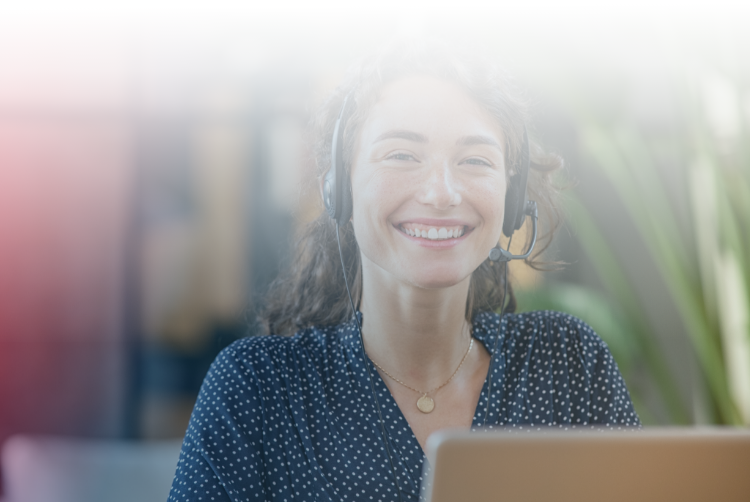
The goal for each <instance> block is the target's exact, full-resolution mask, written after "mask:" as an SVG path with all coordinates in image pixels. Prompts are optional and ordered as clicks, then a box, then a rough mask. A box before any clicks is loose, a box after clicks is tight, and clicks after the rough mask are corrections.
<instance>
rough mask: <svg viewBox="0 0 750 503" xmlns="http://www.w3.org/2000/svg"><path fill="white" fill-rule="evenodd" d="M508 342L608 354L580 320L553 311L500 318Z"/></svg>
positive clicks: (592, 332)
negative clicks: (503, 324) (503, 323)
mask: <svg viewBox="0 0 750 503" xmlns="http://www.w3.org/2000/svg"><path fill="white" fill-rule="evenodd" d="M503 321H505V326H504V329H505V330H504V334H505V336H506V337H507V338H508V340H509V342H515V343H520V344H521V345H527V344H537V345H543V346H546V347H549V348H552V347H557V348H563V347H564V348H566V349H568V350H575V351H576V352H580V353H585V354H587V355H589V354H594V353H596V354H598V353H606V354H609V349H608V347H607V344H606V343H605V342H604V341H603V340H602V339H601V337H599V335H597V333H596V332H594V330H593V329H592V328H591V327H590V326H589V325H588V324H587V323H586V322H584V321H583V320H581V319H579V318H576V317H575V316H571V315H569V314H566V313H561V312H557V311H531V312H525V313H517V314H508V315H505V316H504V319H503Z"/></svg>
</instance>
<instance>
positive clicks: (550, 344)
mask: <svg viewBox="0 0 750 503" xmlns="http://www.w3.org/2000/svg"><path fill="white" fill-rule="evenodd" d="M474 337H475V338H476V339H477V340H479V341H480V342H482V343H483V344H484V345H485V347H486V348H487V350H488V351H490V352H491V351H492V348H493V345H494V342H495V338H496V337H500V338H501V339H500V341H499V342H498V350H497V353H496V354H495V355H494V356H493V358H492V366H491V368H490V374H491V378H492V379H493V384H492V397H491V399H490V410H489V414H488V420H487V424H486V425H484V424H483V421H484V416H485V408H486V407H487V380H485V383H484V387H483V389H482V393H481V395H480V398H479V402H478V404H477V408H476V411H475V415H474V423H473V427H472V428H479V427H489V428H492V427H495V428H497V427H508V426H519V425H524V427H525V426H526V425H528V426H530V427H544V426H572V427H576V426H578V427H582V426H588V427H590V426H591V425H601V426H604V427H610V428H615V427H622V426H639V425H640V422H639V420H638V416H637V415H636V413H635V411H634V410H633V406H632V403H631V401H630V396H629V395H628V391H627V389H626V388H625V384H624V382H623V380H622V377H621V376H620V372H619V370H618V369H617V365H616V364H615V362H614V360H613V359H612V356H611V354H610V352H609V350H608V349H607V346H606V345H605V344H604V342H603V341H602V340H601V339H600V338H599V337H598V336H597V335H596V334H595V333H594V332H593V331H592V330H591V328H590V327H588V326H587V325H586V324H585V323H583V322H582V321H580V320H578V319H576V318H574V317H572V316H569V315H566V314H562V313H555V312H550V311H538V312H533V313H521V314H509V315H505V316H504V317H503V318H502V319H501V318H500V316H498V315H497V314H494V313H482V314H480V315H478V316H477V317H476V318H475V320H474ZM359 344H360V343H359V336H358V334H357V329H356V325H355V324H354V320H353V319H352V321H350V322H348V323H344V324H342V325H339V326H336V327H325V328H310V329H306V330H304V331H301V332H299V333H298V334H296V335H295V336H293V337H288V338H285V337H278V336H263V337H252V338H246V339H241V340H239V341H237V342H235V343H234V344H232V345H231V346H229V347H227V348H226V349H224V350H223V351H222V352H221V354H219V356H218V357H217V358H216V360H215V361H214V363H213V365H212V366H211V369H210V370H209V372H208V375H207V376H206V378H205V381H204V382H203V386H202V388H201V391H200V395H199V396H198V401H197V402H196V404H195V409H194V410H193V415H192V418H191V419H190V425H189V426H188V430H187V433H186V435H185V441H184V443H183V446H182V452H181V454H180V459H179V462H178V464H177V472H176V475H175V479H174V482H173V484H172V491H171V493H170V495H169V501H180V500H190V501H218V500H237V501H240V500H247V501H259V500H273V501H300V500H316V501H319V500H326V501H329V500H337V501H342V500H343V501H388V500H396V499H398V498H399V495H398V492H397V491H396V486H395V484H394V480H393V474H392V472H391V469H390V467H389V465H388V458H387V454H386V450H385V447H384V444H383V438H382V435H381V433H380V424H379V421H378V418H377V414H376V412H375V405H374V401H373V399H372V393H371V391H370V382H369V379H368V377H367V372H366V370H365V367H364V362H363V360H362V353H361V350H360V346H359ZM367 364H368V365H370V370H371V372H372V375H373V379H374V380H375V391H376V393H377V395H378V400H379V401H380V405H381V407H382V412H383V420H384V422H385V426H386V431H387V435H388V442H389V445H390V449H391V453H392V455H393V461H394V464H395V466H396V476H397V477H398V481H399V484H400V486H401V489H402V492H403V496H404V497H405V498H406V499H407V500H417V499H418V497H419V492H420V488H421V485H422V467H423V464H424V453H423V452H422V448H421V447H420V445H419V443H418V442H417V439H416V437H415V436H414V434H413V433H412V431H411V428H410V427H409V424H408V423H407V422H406V419H405V418H404V416H403V414H402V413H401V411H400V410H399V408H398V406H397V405H396V402H395V401H394V400H393V397H392V396H391V394H390V392H389V391H388V388H387V387H386V386H385V383H383V381H382V379H381V378H380V376H379V374H378V373H377V372H376V371H375V367H374V366H373V365H372V362H371V361H369V359H368V362H367Z"/></svg>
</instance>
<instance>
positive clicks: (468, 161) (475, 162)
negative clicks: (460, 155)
mask: <svg viewBox="0 0 750 503" xmlns="http://www.w3.org/2000/svg"><path fill="white" fill-rule="evenodd" d="M461 164H472V165H474V166H487V167H492V164H491V163H490V162H488V161H485V160H484V159H480V158H478V157H470V158H468V159H466V160H465V161H463V162H462V163H461Z"/></svg>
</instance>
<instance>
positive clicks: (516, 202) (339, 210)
mask: <svg viewBox="0 0 750 503" xmlns="http://www.w3.org/2000/svg"><path fill="white" fill-rule="evenodd" d="M351 96H352V93H351V92H350V93H349V94H348V95H347V96H345V97H344V101H343V104H342V105H341V111H340V112H339V115H338V118H337V119H336V124H335V126H334V128H333V138H332V139H331V166H330V168H329V169H328V171H327V172H326V174H325V177H324V178H323V203H324V205H325V208H326V211H327V212H328V215H329V216H330V217H331V218H332V219H333V221H334V223H335V224H336V225H335V226H336V241H337V243H338V248H339V258H340V259H341V268H342V271H343V273H344V283H345V284H346V292H347V294H348V295H349V303H350V304H351V308H352V313H354V320H355V321H356V324H357V330H358V332H359V340H360V347H361V349H362V359H363V361H364V362H365V369H367V375H368V377H369V379H370V389H371V391H372V396H373V398H374V400H375V410H376V411H377V414H378V419H379V421H380V431H381V434H382V436H383V443H384V444H385V449H386V453H387V454H388V461H389V463H390V467H391V473H392V474H393V479H394V482H395V483H396V489H397V490H398V493H399V498H400V499H401V500H403V499H404V498H403V494H402V492H404V491H402V489H401V486H400V485H399V483H398V477H397V476H396V468H395V466H394V464H393V456H392V455H391V450H390V448H389V447H388V435H387V433H386V429H385V422H384V421H383V415H382V412H381V409H380V403H379V401H378V397H377V394H376V393H375V382H374V381H373V378H372V372H371V371H370V366H369V365H368V364H367V355H366V353H365V341H364V338H363V337H362V326H361V325H360V323H359V317H358V316H357V315H356V309H355V307H354V300H353V299H352V294H351V291H350V289H349V281H348V279H347V277H346V267H345V266H344V256H343V253H342V251H341V239H340V237H339V227H343V226H345V225H346V224H347V223H348V222H349V220H350V219H351V217H352V208H353V203H352V192H351V182H350V179H349V172H348V171H347V170H346V167H345V166H344V130H345V129H346V122H345V119H346V118H347V112H348V107H347V105H348V104H349V101H350V100H351ZM529 162H530V155H529V137H528V134H527V133H526V127H525V126H524V129H523V144H522V146H521V153H520V156H519V159H517V161H516V162H515V165H514V169H513V170H511V176H510V180H509V183H508V188H507V190H506V193H505V214H504V215H505V216H504V217H503V218H504V219H503V234H505V236H506V237H508V239H509V241H508V250H505V249H503V248H501V247H500V245H499V244H498V245H497V246H495V247H494V248H492V249H491V250H490V253H489V259H490V260H491V261H493V262H502V263H503V266H504V269H505V273H504V276H505V278H506V279H505V280H504V291H503V297H502V303H501V308H504V307H505V299H506V296H507V293H508V280H507V277H508V262H509V261H511V260H518V259H525V258H528V257H529V256H530V255H531V252H532V251H533V250H534V245H535V244H536V237H537V219H538V215H537V205H536V202H535V201H529V200H528V199H527V197H526V186H527V184H528V178H529ZM527 216H529V217H531V221H532V226H533V227H532V238H531V242H530V243H529V247H528V249H527V250H526V251H525V252H524V253H522V254H520V255H514V254H512V253H511V252H510V251H509V250H510V244H511V242H512V240H513V233H514V232H515V231H517V230H518V229H520V228H521V226H522V225H523V223H524V220H525V219H526V217H527ZM501 312H502V311H501ZM499 340H500V337H497V338H495V344H494V349H493V351H492V355H493V356H494V355H495V353H496V352H497V343H498V341H499ZM488 372H489V373H488V375H490V376H491V375H492V368H490V369H489V371H488ZM491 390H492V379H491V378H490V380H489V383H488V387H487V408H486V410H485V415H484V422H483V424H486V423H487V414H488V413H489V409H490V397H491V396H492V394H491V393H492V391H491ZM408 494H410V495H411V496H415V497H417V498H418V497H419V495H414V494H411V493H408Z"/></svg>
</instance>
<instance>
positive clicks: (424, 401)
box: [417, 395, 435, 414]
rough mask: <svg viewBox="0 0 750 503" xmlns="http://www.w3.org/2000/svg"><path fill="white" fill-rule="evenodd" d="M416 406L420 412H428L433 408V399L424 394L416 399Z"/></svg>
mask: <svg viewBox="0 0 750 503" xmlns="http://www.w3.org/2000/svg"><path fill="white" fill-rule="evenodd" d="M417 408H418V409H419V411H420V412H423V413H425V414H429V413H430V412H432V410H433V409H434V408H435V401H434V400H433V399H432V398H430V397H428V396H427V395H424V396H423V397H421V398H420V399H419V400H417Z"/></svg>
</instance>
